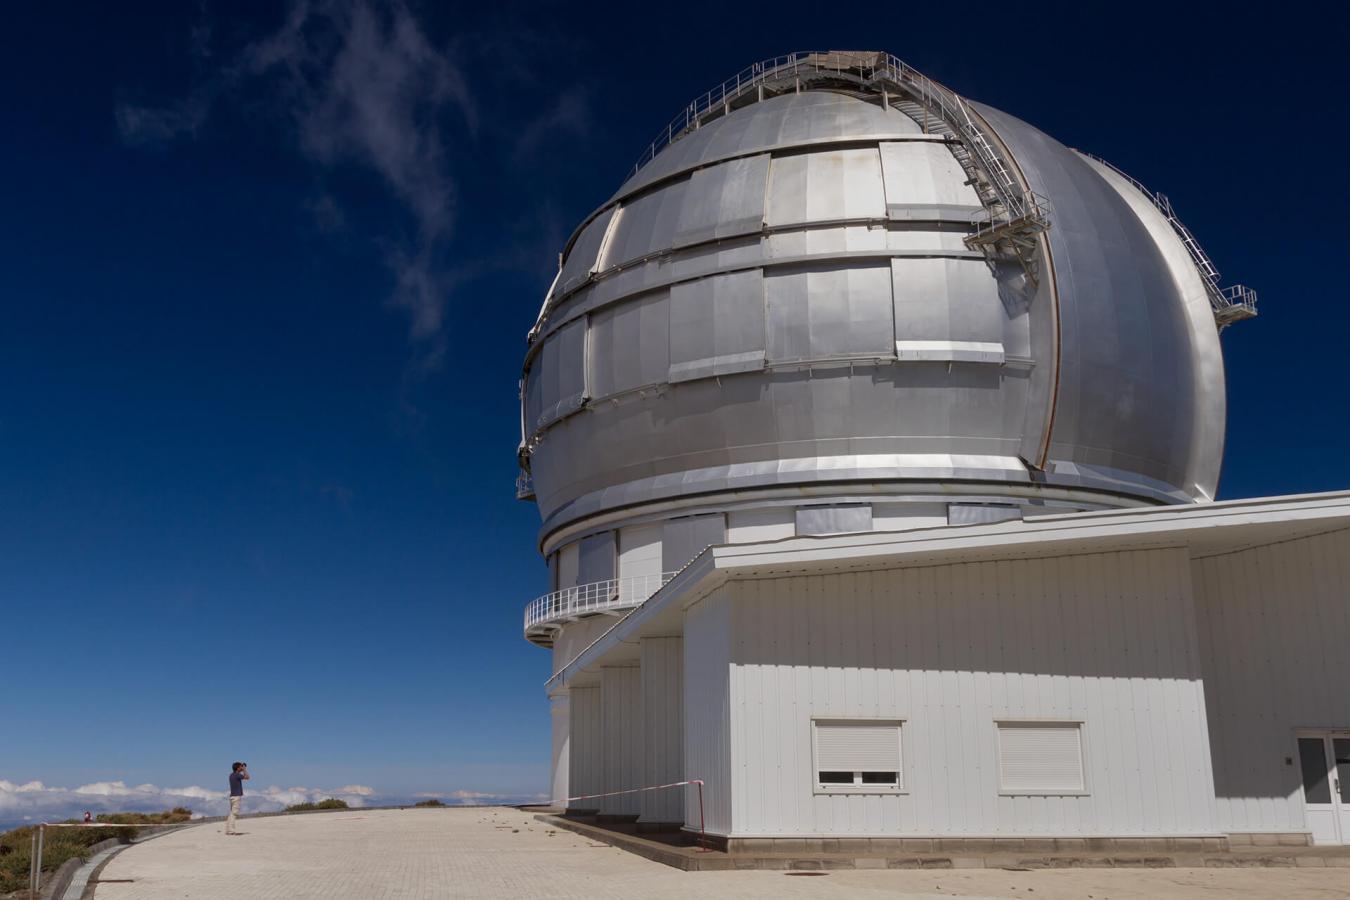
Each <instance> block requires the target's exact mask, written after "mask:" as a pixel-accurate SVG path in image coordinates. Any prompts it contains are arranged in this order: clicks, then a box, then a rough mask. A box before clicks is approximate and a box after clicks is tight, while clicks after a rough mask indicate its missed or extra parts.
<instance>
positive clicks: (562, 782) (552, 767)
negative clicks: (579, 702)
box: [549, 694, 572, 806]
mask: <svg viewBox="0 0 1350 900" xmlns="http://www.w3.org/2000/svg"><path fill="white" fill-rule="evenodd" d="M549 712H550V713H551V716H552V720H553V753H552V754H551V756H550V757H549V797H550V800H551V802H552V803H553V805H554V806H559V805H561V804H562V801H564V800H566V799H567V798H568V797H570V796H572V795H571V794H570V793H568V790H567V787H568V782H569V781H570V780H571V779H570V778H569V776H570V774H571V772H570V771H569V766H570V762H569V759H568V757H569V756H570V752H569V751H570V750H571V746H570V745H571V732H572V711H571V704H570V703H569V701H568V696H567V694H557V695H555V696H553V697H550V698H549Z"/></svg>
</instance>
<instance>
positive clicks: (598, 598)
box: [525, 572, 675, 638]
mask: <svg viewBox="0 0 1350 900" xmlns="http://www.w3.org/2000/svg"><path fill="white" fill-rule="evenodd" d="M674 577H675V573H674V572H662V573H659V574H656V573H653V574H651V575H630V576H628V577H626V578H611V579H608V580H607V581H593V582H590V583H589V584H578V585H576V586H574V587H569V588H563V589H562V590H560V591H554V592H553V593H551V594H545V595H543V596H542V597H537V598H535V599H534V600H532V601H530V603H529V604H528V605H527V606H526V607H525V636H526V637H527V638H528V637H531V636H532V635H539V634H540V633H541V632H543V631H544V630H545V629H548V628H551V627H553V626H557V625H561V624H562V623H563V622H565V621H567V620H569V619H575V618H578V617H580V616H585V615H592V614H595V613H602V612H607V611H611V610H618V609H630V608H632V607H634V606H640V605H641V604H642V602H643V601H644V600H646V599H647V598H648V597H650V596H651V595H652V594H655V593H656V592H657V591H659V590H660V589H661V586H662V585H664V584H665V583H666V582H667V581H670V579H672V578H674Z"/></svg>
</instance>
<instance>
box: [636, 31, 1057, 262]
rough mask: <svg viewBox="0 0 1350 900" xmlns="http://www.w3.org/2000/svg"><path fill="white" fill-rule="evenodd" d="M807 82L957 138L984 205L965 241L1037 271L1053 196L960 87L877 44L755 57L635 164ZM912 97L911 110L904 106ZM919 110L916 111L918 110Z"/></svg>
mask: <svg viewBox="0 0 1350 900" xmlns="http://www.w3.org/2000/svg"><path fill="white" fill-rule="evenodd" d="M803 90H842V91H847V92H852V93H857V94H866V95H871V96H876V97H877V98H878V99H879V100H880V102H881V103H882V104H883V105H885V106H888V107H892V108H895V109H899V110H901V111H904V112H907V113H909V114H910V115H912V116H914V117H915V118H916V119H917V120H918V121H919V122H920V124H921V125H922V126H923V128H924V130H925V131H927V132H929V133H934V134H944V135H948V136H950V137H951V138H952V141H951V144H950V146H951V148H952V152H953V155H954V156H955V157H956V159H957V161H958V162H959V163H960V164H961V167H962V168H963V169H964V170H965V171H966V175H967V176H968V177H969V179H970V183H971V185H972V187H974V188H975V190H976V192H977V193H978V194H979V197H980V200H981V202H982V203H983V205H984V212H983V215H982V216H980V217H977V218H976V220H975V221H973V222H972V225H973V226H974V229H973V231H972V232H971V234H970V235H969V236H968V237H967V238H966V244H967V246H969V247H971V248H972V249H978V250H980V251H982V252H983V253H984V254H985V256H986V257H987V258H988V259H989V260H990V262H991V263H992V262H993V261H995V260H999V259H1007V260H1016V261H1018V262H1020V263H1021V264H1022V266H1023V267H1024V268H1025V270H1026V272H1027V274H1028V275H1029V276H1030V277H1031V278H1032V279H1033V280H1036V279H1037V278H1038V272H1037V267H1036V252H1035V248H1036V235H1038V234H1040V233H1041V232H1043V231H1045V230H1046V229H1048V228H1049V227H1050V204H1049V201H1048V200H1047V199H1046V198H1045V197H1042V196H1040V195H1039V194H1036V193H1034V192H1033V191H1031V190H1030V189H1029V188H1028V187H1027V186H1026V185H1024V184H1023V183H1022V181H1021V179H1020V178H1019V177H1018V175H1017V174H1016V173H1017V169H1016V167H1015V166H1014V165H1013V163H1012V161H1011V159H1010V158H1009V157H1008V155H1007V153H1006V151H1005V150H1004V148H1003V147H1002V146H1001V144H1000V143H999V141H998V139H997V138H996V137H994V136H993V133H992V130H990V129H989V128H988V127H987V126H986V125H985V124H984V122H983V121H982V120H981V119H980V116H979V114H978V113H976V112H975V111H974V110H972V109H971V107H970V104H969V103H967V102H966V101H965V100H964V99H962V98H961V97H960V96H959V95H958V94H957V93H956V92H955V91H953V90H951V89H950V88H948V87H946V86H944V85H942V84H940V83H938V82H936V81H934V80H933V79H931V78H929V77H928V76H927V75H924V74H923V73H921V72H919V71H918V70H916V69H914V68H913V67H912V66H909V65H908V64H906V63H905V62H904V61H902V60H900V59H899V58H897V57H895V56H893V55H891V54H889V53H883V52H880V51H871V50H866V51H857V50H805V51H799V52H796V53H789V54H787V55H786V56H776V57H774V58H772V59H766V60H763V61H761V62H757V63H755V64H753V65H751V66H749V67H748V68H746V69H744V70H742V71H740V72H738V73H737V74H736V75H734V76H732V77H731V78H728V79H727V80H726V81H724V82H722V83H721V84H720V85H718V86H717V87H715V88H713V89H712V90H710V91H708V92H706V93H705V94H703V95H702V96H700V97H697V98H695V99H694V100H693V101H691V102H690V103H689V104H688V105H687V106H685V108H684V109H683V110H682V111H681V112H680V113H679V114H678V115H677V116H675V118H674V119H672V120H671V121H670V123H669V124H668V125H666V127H665V128H664V129H662V131H661V132H660V133H658V134H657V136H656V138H655V140H653V141H652V142H651V144H650V145H649V146H648V147H647V149H646V150H645V151H643V153H642V156H641V157H640V158H639V159H638V161H637V163H636V164H635V165H634V166H633V171H632V173H631V174H633V175H636V174H637V173H638V172H639V171H640V170H641V169H642V167H643V166H645V165H646V164H647V163H649V162H651V161H652V160H653V159H655V158H656V155H657V154H658V153H660V152H661V151H662V150H663V149H665V148H666V147H667V146H668V145H670V144H671V143H673V142H675V141H677V140H679V139H680V138H681V137H683V136H685V135H686V134H689V133H690V132H693V131H696V130H697V129H699V128H702V127H703V126H705V125H707V124H709V123H711V122H713V121H715V120H717V119H719V118H721V117H722V116H724V115H728V114H729V113H731V112H732V111H734V110H736V109H740V108H741V107H744V106H748V105H749V104H751V103H758V102H759V101H761V100H764V99H766V98H768V97H774V96H778V95H781V94H785V93H796V92H800V91H803ZM907 104H911V105H912V106H913V110H907V109H905V106H906V105H907ZM915 112H917V113H918V114H917V115H915Z"/></svg>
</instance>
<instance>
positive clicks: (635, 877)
mask: <svg viewBox="0 0 1350 900" xmlns="http://www.w3.org/2000/svg"><path fill="white" fill-rule="evenodd" d="M240 824H241V827H242V828H243V830H244V831H245V834H244V835H243V836H241V837H227V836H226V835H225V834H224V830H223V825H221V824H220V823H211V824H206V825H202V826H199V827H196V828H189V829H185V830H184V831H181V832H175V833H173V834H168V835H165V836H164V837H162V838H159V839H157V840H154V841H150V842H148V843H146V844H144V845H142V846H135V847H131V848H129V849H127V850H125V851H123V852H122V853H120V854H119V855H117V856H115V857H113V859H112V861H111V862H110V863H109V864H108V865H107V867H106V868H105V869H104V870H103V872H102V873H100V876H99V879H100V883H99V884H98V885H97V888H96V894H95V898H96V900H169V898H172V900H184V898H187V900H216V898H219V900H298V898H351V900H405V898H439V897H455V898H460V897H463V898H480V897H482V898H487V897H491V898H503V897H509V898H547V900H570V898H576V900H607V898H615V900H617V898H633V897H644V898H645V897H650V898H657V900H663V898H670V900H676V898H678V900H690V898H700V897H704V898H710V900H711V898H731V900H740V898H746V900H748V898H777V897H787V898H796V897H820V898H844V897H863V898H866V897H873V896H875V897H881V896H885V897H888V898H901V900H904V898H920V897H922V898H932V897H952V896H958V897H998V898H1007V897H1017V898H1024V900H1068V898H1075V900H1082V898H1086V897H1089V896H1090V897H1092V898H1094V900H1134V898H1139V900H1143V898H1150V900H1174V898H1189V897H1216V896H1222V897H1226V898H1228V897H1231V898H1251V900H1255V898H1270V897H1278V898H1280V900H1314V898H1316V900H1322V898H1333V897H1335V898H1341V900H1344V898H1347V897H1350V869H1161V870H1137V869H1136V870H1110V869H1093V870H1044V871H1032V872H1009V871H1002V870H989V869H985V870H980V869H971V870H948V871H931V870H929V871H913V870H894V869H892V870H885V869H881V870H865V869H860V870H852V871H834V872H830V873H828V874H825V875H821V876H816V877H810V876H794V875H788V874H785V873H783V872H770V871H743V872H681V871H678V870H675V869H672V868H669V867H667V866H663V865H661V864H660V863H654V862H650V861H648V860H645V859H640V858H638V857H635V856H633V855H631V854H629V853H626V852H624V851H622V850H617V849H615V848H613V847H609V846H606V845H600V844H597V843H596V842H594V841H590V840H587V839H585V838H584V837H582V836H580V835H576V834H572V833H570V832H567V831H559V830H555V829H552V828H549V827H548V826H546V825H544V824H543V823H541V822H537V821H535V819H534V816H533V815H532V814H529V813H522V812H519V811H517V810H514V809H507V808H489V809H453V808H452V809H409V810H371V811H362V810H359V809H354V810H350V811H345V812H334V813H327V814H315V815H303V816H278V817H271V818H256V819H245V820H243V821H242V822H241V823H240ZM113 879H118V880H117V881H114V880H113ZM121 879H128V880H126V881H123V880H121Z"/></svg>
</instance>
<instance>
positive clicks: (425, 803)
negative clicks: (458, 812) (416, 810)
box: [413, 797, 445, 807]
mask: <svg viewBox="0 0 1350 900" xmlns="http://www.w3.org/2000/svg"><path fill="white" fill-rule="evenodd" d="M413 806H429V807H436V806H445V804H444V803H442V802H441V801H439V800H437V799H436V798H434V797H433V798H432V799H430V800H423V801H422V802H421V803H414V804H413Z"/></svg>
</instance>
